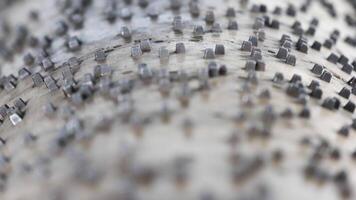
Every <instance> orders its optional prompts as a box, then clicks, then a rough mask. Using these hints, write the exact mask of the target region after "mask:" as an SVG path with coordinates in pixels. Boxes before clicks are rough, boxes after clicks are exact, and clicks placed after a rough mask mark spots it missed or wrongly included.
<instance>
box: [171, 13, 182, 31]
mask: <svg viewBox="0 0 356 200" xmlns="http://www.w3.org/2000/svg"><path fill="white" fill-rule="evenodd" d="M172 24H173V31H174V32H175V33H183V22H182V17H181V16H176V17H174V19H173V23H172Z"/></svg>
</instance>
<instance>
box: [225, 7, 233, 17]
mask: <svg viewBox="0 0 356 200" xmlns="http://www.w3.org/2000/svg"><path fill="white" fill-rule="evenodd" d="M225 16H226V17H235V16H236V11H235V9H234V8H232V7H229V8H228V9H227V10H226V15H225Z"/></svg>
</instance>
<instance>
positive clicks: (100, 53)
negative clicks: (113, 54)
mask: <svg viewBox="0 0 356 200" xmlns="http://www.w3.org/2000/svg"><path fill="white" fill-rule="evenodd" d="M105 60H106V53H105V51H104V50H103V49H99V50H97V51H96V52H95V61H97V62H105Z"/></svg>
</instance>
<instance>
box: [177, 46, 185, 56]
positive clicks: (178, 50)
mask: <svg viewBox="0 0 356 200" xmlns="http://www.w3.org/2000/svg"><path fill="white" fill-rule="evenodd" d="M175 52H176V53H177V54H183V53H185V45H184V43H177V44H176V51H175Z"/></svg>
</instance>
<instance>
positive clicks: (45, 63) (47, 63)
mask: <svg viewBox="0 0 356 200" xmlns="http://www.w3.org/2000/svg"><path fill="white" fill-rule="evenodd" d="M42 68H43V70H44V71H46V72H47V71H50V70H53V69H54V63H53V62H52V60H51V59H50V58H45V59H43V60H42Z"/></svg>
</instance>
